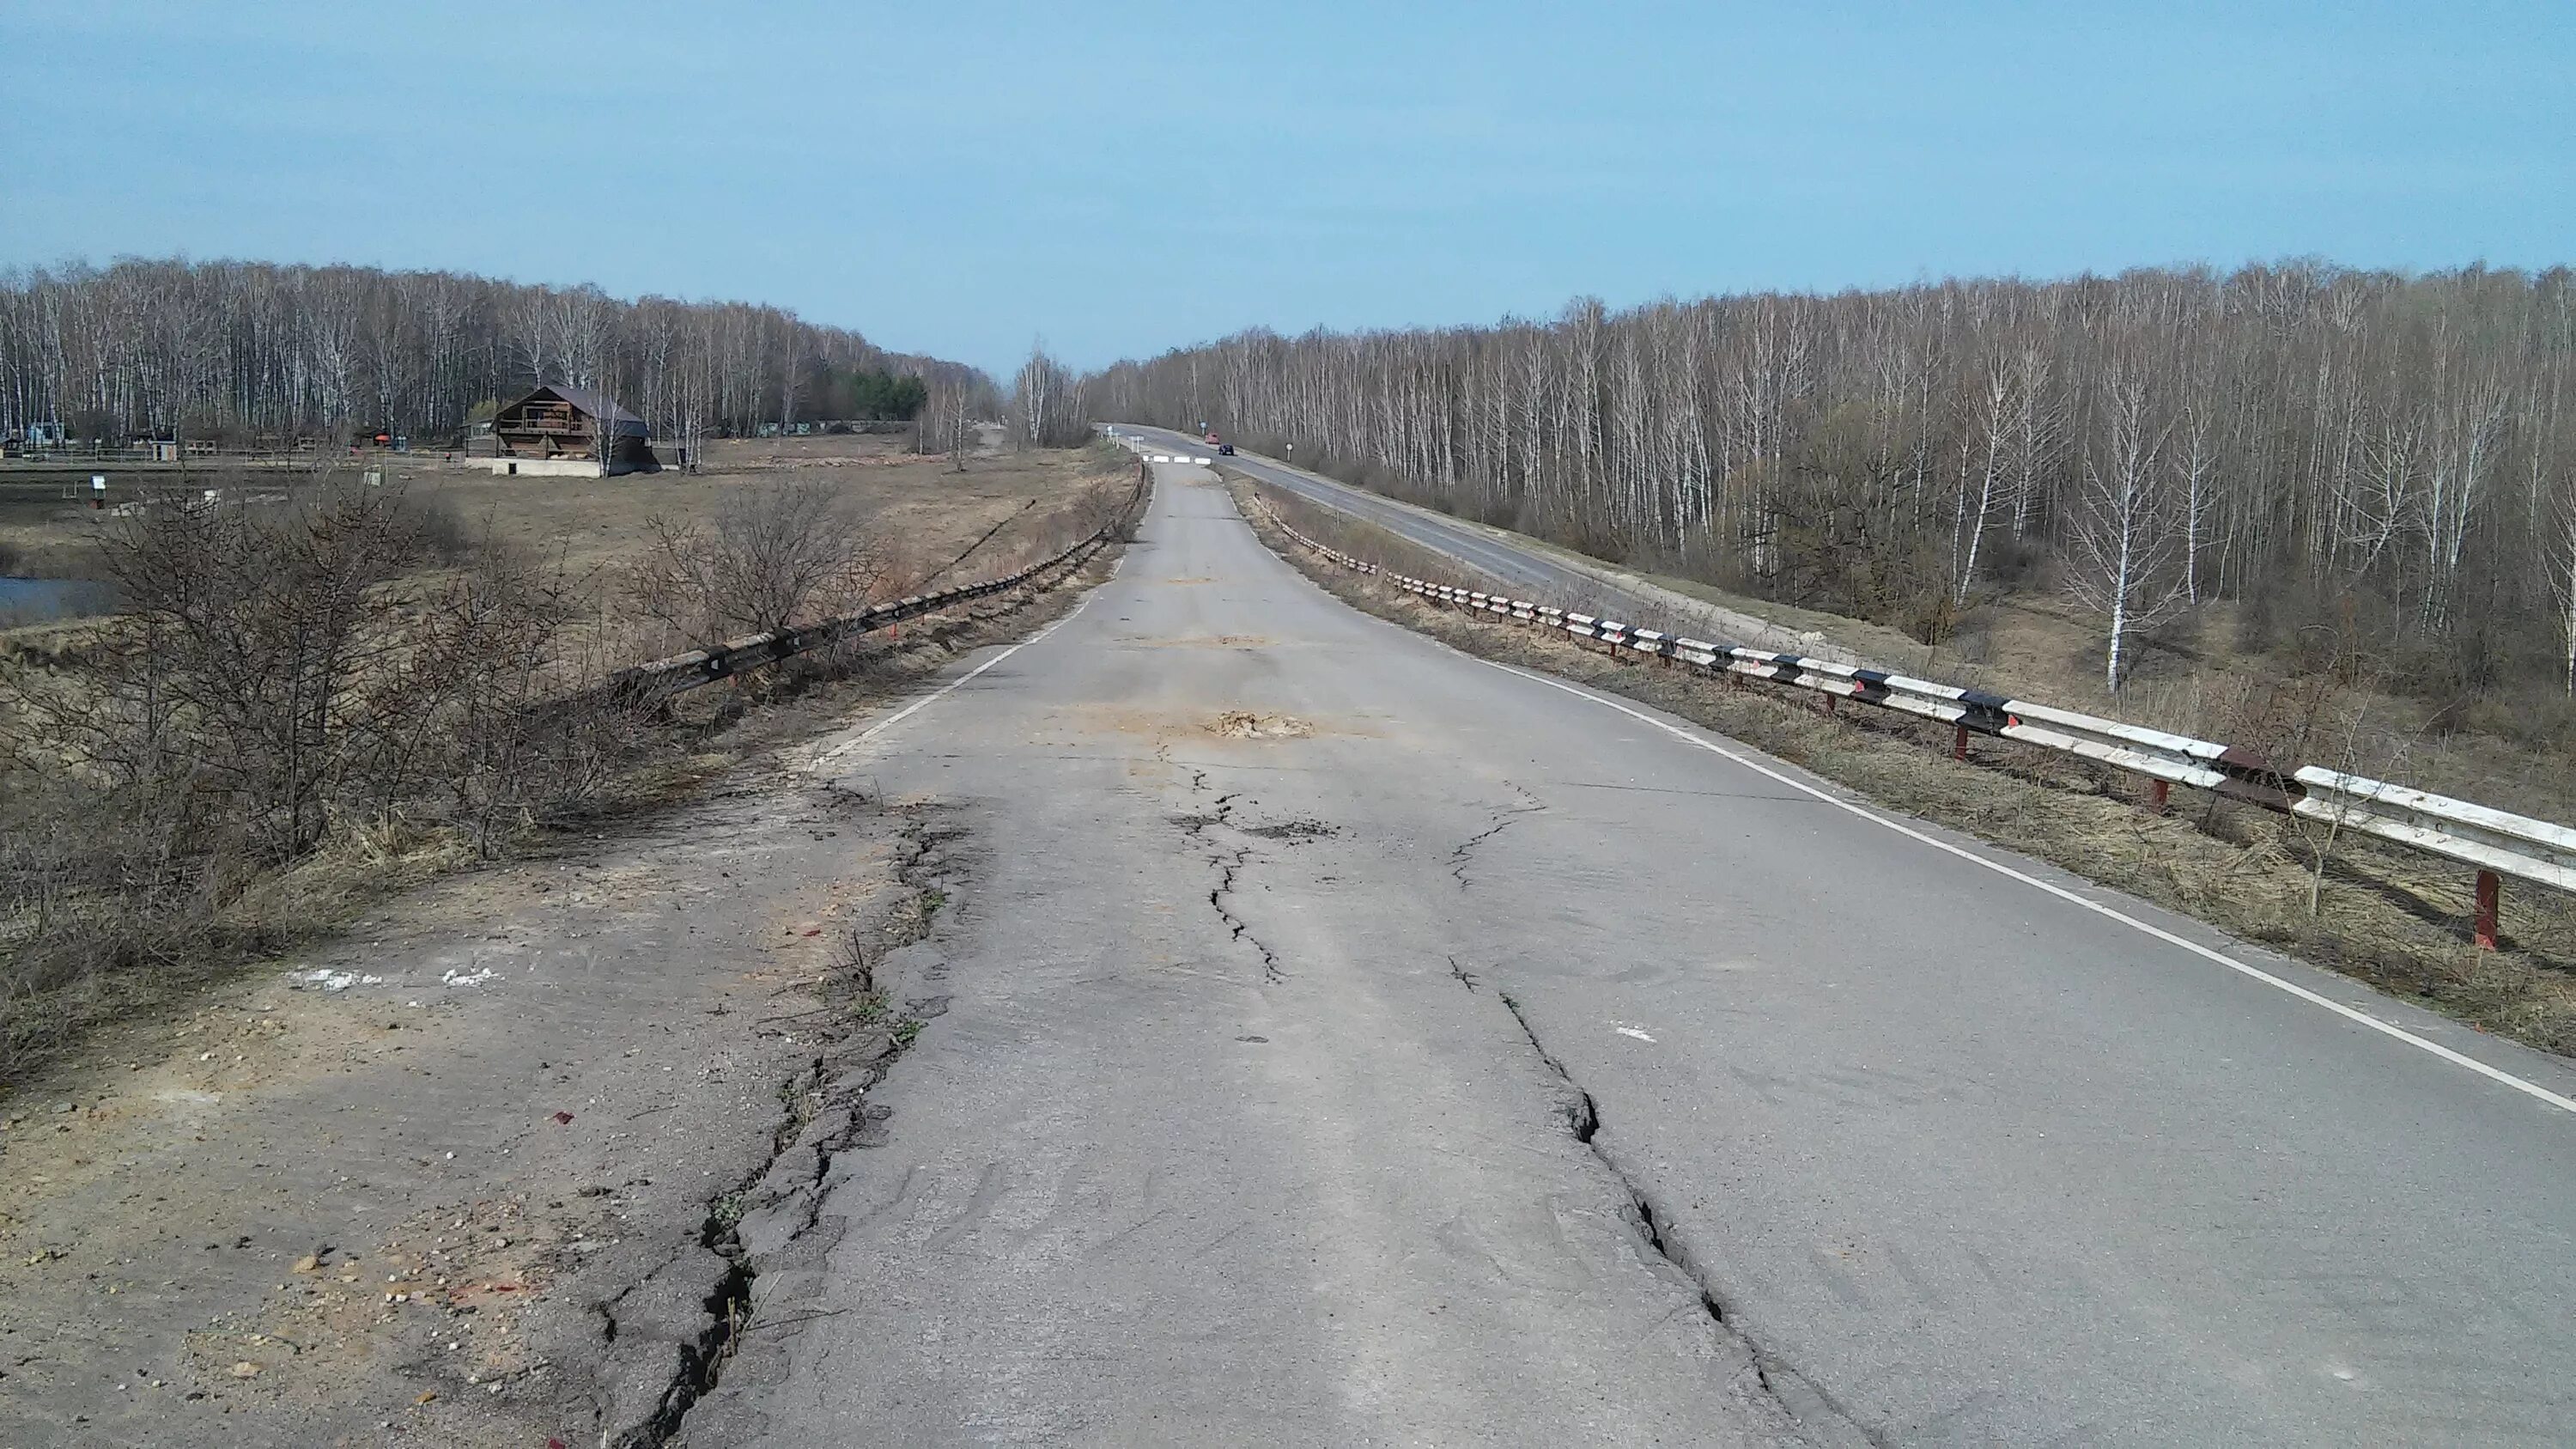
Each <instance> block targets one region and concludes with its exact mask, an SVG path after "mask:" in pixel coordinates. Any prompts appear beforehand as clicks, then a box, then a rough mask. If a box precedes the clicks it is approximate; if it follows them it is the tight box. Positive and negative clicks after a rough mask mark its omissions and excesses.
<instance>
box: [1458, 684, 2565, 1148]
mask: <svg viewBox="0 0 2576 1449" xmlns="http://www.w3.org/2000/svg"><path fill="white" fill-rule="evenodd" d="M1478 662H1479V663H1483V664H1491V665H1493V667H1494V668H1496V669H1499V670H1501V671H1503V672H1504V673H1505V674H1517V675H1519V676H1520V677H1521V678H1523V679H1527V680H1531V681H1533V682H1535V683H1538V684H1544V685H1546V686H1547V687H1548V688H1550V689H1561V690H1563V691H1565V692H1566V693H1567V694H1570V695H1573V696H1574V697H1575V698H1577V699H1588V700H1590V701H1592V702H1593V703H1594V704H1598V705H1603V706H1606V707H1608V708H1610V709H1615V710H1617V711H1618V712H1619V713H1621V714H1624V715H1626V716H1628V717H1629V718H1631V719H1636V720H1642V721H1644V722H1645V723H1647V724H1650V725H1653V726H1654V727H1655V728H1657V729H1659V730H1662V731H1663V732H1664V733H1666V734H1668V735H1671V736H1672V737H1673V738H1675V739H1678V740H1681V741H1682V742H1684V743H1685V744H1693V745H1697V746H1699V747H1700V748H1701V749H1703V750H1706V751H1708V752H1709V753H1711V754H1713V755H1722V756H1724V757H1725V758H1727V759H1730V760H1733V761H1734V762H1735V763H1737V764H1739V765H1742V766H1743V767H1744V768H1746V769H1748V770H1751V771H1753V772H1754V773H1755V774H1757V775H1764V776H1768V777H1769V778H1771V779H1774V780H1777V781H1779V782H1780V783H1781V784H1783V785H1786V786H1788V787H1789V788H1790V789H1793V790H1797V791H1799V792H1801V793H1803V794H1807V795H1812V796H1814V797H1815V798H1817V799H1819V800H1822V801H1824V802H1825V803H1826V804H1828V805H1831V806H1833V807H1834V808H1835V809H1837V810H1844V811H1848V812H1850V813H1851V814H1854V815H1857V816H1859V817H1860V818H1861V819H1863V820H1867V821H1870V822H1873V823H1875V824H1878V825H1884V826H1886V827H1887V828H1888V829H1890V830H1893V831H1895V832H1896V833H1897V834H1899V835H1902V836H1905V837H1907V838H1909V839H1913V840H1919V841H1921V842H1923V843H1924V844H1925V845H1928V846H1931V847H1932V848H1933V849H1935V850H1942V851H1947V852H1949V853H1950V854H1952V855H1955V856H1957V857H1959V858H1960V859H1961V860H1964V861H1969V862H1971V863H1973V864H1976V865H1980V866H1983V867H1985V868H1986V869H1987V870H1990V871H1993V872H1994V873H1995V874H1997V875H2000V876H2007V877H2010V878H2011V879H2013V880H2017V881H2020V882H2021V883H2022V884H2024V885H2027V886H2032V887H2035V888H2037V889H2039V890H2043V891H2046V892H2047V893H2049V894H2050V895H2053V896H2055V897H2057V898H2058V899H2059V900H2063V901H2072V902H2073V903H2075V904H2076V905H2079V906H2082V907H2083V908H2084V909H2086V910H2088V911H2091V912H2093V913H2094V914H2095V915H2099V916H2108V917H2109V918H2111V919H2112V920H2115V921H2118V922H2119V923H2120V924H2121V925H2124V926H2127V927H2129V928H2131V929H2132V930H2137V931H2143V932H2145V933H2146V934H2147V935H2150V936H2153V937H2155V938H2156V939H2157V940H2159V941H2162V942H2164V943H2166V944H2167V945H2171V946H2179V947H2181V948H2182V949H2183V950H2185V951H2189V952H2190V953H2192V954H2193V955H2195V956H2200V957H2203V958H2206V959H2208V960H2211V961H2215V962H2217V963H2218V964H2219V965H2221V966H2224V967H2226V968H2227V969H2228V970H2230V971H2233V972H2236V973H2237V974H2238V975H2241V976H2249V977H2252V978H2253V979H2254V980H2256V981H2260V982H2262V983H2263V984H2264V985H2266V986H2269V987H2272V988H2273V989H2274V990H2277V991H2286V992H2288V993H2289V994H2290V995H2292V996H2295V997H2297V998H2299V999H2300V1000H2301V1001H2305V1002H2307V1003H2309V1004H2310V1005H2313V1006H2322V1007H2324V1008H2325V1009H2326V1010H2328V1011H2331V1012H2333V1013H2334V1014H2335V1015H2337V1016H2340V1017H2343V1018H2345V1019H2346V1020H2348V1021H2352V1022H2356V1023H2358V1024H2360V1025H2362V1026H2366V1027H2369V1028H2370V1029H2371V1030H2372V1031H2375V1032H2378V1033H2380V1034H2382V1035H2383V1036H2391V1037H2395V1038H2396V1039H2397V1040H2399V1041H2402V1042H2404V1043H2406V1044H2407V1045H2408V1046H2411V1047H2415V1048H2417V1049H2419V1050H2422V1051H2428V1052H2431V1053H2432V1054H2433V1055H2435V1056H2437V1057H2440V1058H2441V1059H2442V1060H2444V1061H2446V1062H2449V1063H2451V1064H2452V1065H2454V1066H2462V1067H2466V1068H2468V1069H2469V1070H2470V1071H2473V1072H2475V1073H2477V1074H2478V1075H2479V1076H2482V1077H2485V1078H2487V1079H2488V1080H2489V1081H2492V1082H2497V1083H2500V1084H2502V1085H2504V1086H2507V1087H2511V1088H2513V1089H2514V1090H2515V1091H2517V1092H2520V1093H2522V1094H2524V1095H2525V1096H2529V1097H2536V1098H2538V1099H2539V1100H2541V1101H2543V1102H2546V1103H2548V1104H2549V1105H2550V1106H2552V1107H2556V1108H2557V1109H2559V1110H2560V1111H2562V1112H2576V1098H2569V1097H2564V1096H2561V1095H2559V1094H2558V1093H2556V1092H2553V1091H2551V1090H2549V1089H2548V1088H2547V1087H2544V1086H2542V1085H2540V1084H2539V1083H2538V1082H2530V1081H2525V1080H2524V1079H2522V1078H2520V1077H2517V1076H2515V1075H2514V1074H2513V1073H2511V1072H2508V1071H2506V1070H2504V1069H2503V1068H2501V1067H2492V1066H2489V1065H2487V1064H2486V1063H2485V1062H2482V1061H2479V1060H2478V1059H2477V1058H2476V1057H2473V1056H2469V1055H2467V1054H2466V1053H2463V1052H2457V1051H2453V1050H2452V1049H2451V1048H2449V1047H2446V1046H2444V1045H2442V1044H2441V1043H2440V1042H2437V1041H2431V1040H2428V1039H2426V1038H2424V1037H2420V1036H2417V1035H2416V1034H2415V1033H2413V1032H2411V1031H2408V1030H2407V1029H2406V1028H2404V1027H2402V1026H2397V1025H2395V1024H2393V1023H2390V1022H2385V1021H2381V1020H2380V1019H2379V1018H2378V1017H2375V1016H2372V1015H2371V1014H2370V1013H2368V1012H2366V1011H2361V1010H2358V1009H2356V1008H2354V1007H2350V1006H2346V1005H2344V1004H2343V1003H2342V1002H2340V1001H2337V1000H2335V999H2334V998H2333V997H2331V996H2325V995H2321V994H2319V993H2317V992H2314V991H2311V990H2309V989H2308V988H2307V987H2304V986H2301V985H2299V984H2298V983H2297V982H2295V981H2285V980H2283V979H2282V978H2280V977H2278V976H2275V975H2273V974H2272V973H2271V972H2269V971H2266V970H2263V969H2262V968H2261V967H2259V966H2249V965H2247V964H2246V963H2244V962H2242V961H2239V960H2237V959H2236V958H2235V957H2233V956H2229V955H2227V954H2226V953H2225V952H2222V951H2213V950H2211V949H2210V948H2208V947H2207V946H2203V945H2201V944H2200V943H2199V942H2197V941H2188V940H2185V939H2183V938H2182V937H2180V936H2177V935H2175V934H2174V933H2173V932H2171V931H2168V930H2166V929H2164V928H2163V927H2161V926H2156V925H2151V924H2149V923H2148V922H2145V921H2141V920H2139V919H2138V918H2137V917H2135V916H2132V915H2130V914H2128V913H2127V912H2125V911H2121V910H2117V909H2115V908H2113V907H2110V906H2106V905H2104V904H2102V903H2101V902H2100V901H2096V900H2088V899H2086V898H2085V897H2083V896H2081V895H2078V894H2076V893H2075V892H2073V891H2071V890H2068V889H2066V888H2065V887H2064V886H2061V885H2054V884H2051V883H2050V882H2048V881H2044V880H2041V879H2040V878H2039V877H2037V876H2035V875H2031V874H2029V873H2028V872H2026V871H2019V870H2015V869H2013V868H2012V867H2011V866H2008V865H2005V864H2004V863H2002V862H2001V861H1995V860H1988V859H1987V858H1986V857H1984V856H1982V855H1979V854H1977V853H1976V852H1975V851H1973V850H1968V849H1965V848H1963V847H1960V846H1956V845H1953V844H1951V843H1950V842H1949V841H1946V840H1942V839H1939V838H1938V837H1935V836H1931V835H1926V834H1924V833H1923V832H1922V831H1920V830H1916V829H1914V828H1913V827H1912V826H1909V825H1906V824H1904V823H1902V822H1900V821H1896V820H1891V819H1889V818H1888V817H1886V816H1884V815H1881V814H1879V813H1878V812H1876V811H1874V810H1866V809H1863V808H1862V807H1860V806H1858V805H1855V804H1853V803H1852V802H1850V801H1849V800H1845V799H1843V798H1841V797H1840V796H1838V795H1835V794H1832V793H1831V792H1829V791H1825V790H1819V789H1817V788H1816V787H1815V786H1813V785H1810V784H1808V783H1807V782H1805V781H1804V780H1798V779H1793V778H1791V777H1790V776H1788V775H1784V774H1782V773H1780V772H1779V771H1778V770H1774V769H1772V768H1771V767H1769V766H1768V765H1765V764H1763V763H1761V762H1760V761H1758V760H1754V759H1750V758H1747V757H1746V756H1745V755H1744V754H1742V753H1741V752H1739V751H1736V750H1730V749H1728V748H1727V747H1725V746H1724V745H1721V744H1718V743H1717V742H1716V741H1714V740H1711V739H1708V738H1707V737H1705V736H1703V735H1699V734H1695V733H1693V732H1692V731H1690V730H1686V729H1683V728H1681V727H1680V726H1678V725H1672V724H1667V723H1665V722H1664V721H1662V720H1659V719H1657V718H1655V717H1654V716H1653V715H1650V714H1647V713H1646V712H1644V711H1643V710H1636V709H1630V708H1629V707H1628V706H1626V705H1624V704H1621V703H1619V702H1618V701H1617V700H1615V699H1610V698H1608V697H1606V696H1603V695H1599V694H1595V693H1593V692H1592V691H1590V690H1588V689H1582V688H1579V687H1577V686H1575V685H1571V684H1567V683H1566V682H1564V681H1563V680H1559V679H1550V678H1548V677H1547V676H1546V675H1543V674H1532V673H1530V672H1529V671H1528V670H1526V669H1515V668H1513V667H1512V666H1510V665H1508V664H1494V661H1492V660H1490V659H1486V660H1480V661H1478Z"/></svg>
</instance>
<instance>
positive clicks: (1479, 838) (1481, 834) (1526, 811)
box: [1449, 780, 1547, 891]
mask: <svg viewBox="0 0 2576 1449" xmlns="http://www.w3.org/2000/svg"><path fill="white" fill-rule="evenodd" d="M1503 787H1504V788H1505V789H1508V790H1510V791H1511V792H1512V793H1513V794H1515V795H1518V796H1520V797H1521V803H1520V804H1518V805H1514V806H1512V807H1511V808H1509V809H1507V810H1497V811H1495V812H1494V820H1493V823H1492V824H1490V825H1488V826H1486V827H1485V828H1484V829H1482V830H1479V831H1477V832H1476V833H1475V834H1473V835H1470V836H1468V837H1467V838H1466V839H1465V840H1464V841H1461V842H1460V843H1459V845H1458V848H1457V849H1455V850H1452V851H1450V852H1449V875H1450V878H1451V879H1453V880H1455V881H1457V882H1458V889H1460V890H1462V891H1463V890H1465V889H1467V865H1468V862H1469V860H1470V859H1471V858H1472V857H1473V856H1474V855H1475V853H1476V847H1478V846H1480V845H1483V844H1484V843H1485V842H1486V841H1489V840H1491V839H1493V838H1494V837H1495V836H1497V835H1500V834H1502V833H1503V832H1504V831H1505V830H1508V829H1510V828H1511V827H1512V825H1513V824H1515V823H1516V822H1518V821H1519V819H1520V818H1521V817H1522V816H1524V815H1535V814H1537V813H1538V812H1540V811H1542V810H1545V809H1546V808H1547V802H1545V801H1543V800H1541V799H1539V798H1538V797H1537V796H1536V795H1533V794H1531V793H1530V792H1529V791H1527V790H1524V789H1522V788H1521V787H1520V786H1518V785H1515V784H1513V783H1512V782H1511V781H1509V780H1505V781H1504V782H1503Z"/></svg>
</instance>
